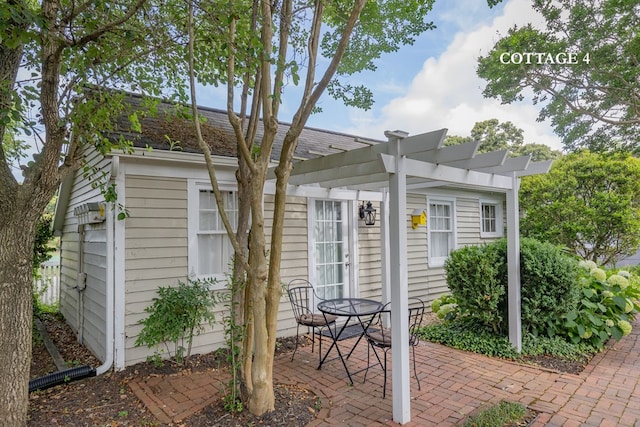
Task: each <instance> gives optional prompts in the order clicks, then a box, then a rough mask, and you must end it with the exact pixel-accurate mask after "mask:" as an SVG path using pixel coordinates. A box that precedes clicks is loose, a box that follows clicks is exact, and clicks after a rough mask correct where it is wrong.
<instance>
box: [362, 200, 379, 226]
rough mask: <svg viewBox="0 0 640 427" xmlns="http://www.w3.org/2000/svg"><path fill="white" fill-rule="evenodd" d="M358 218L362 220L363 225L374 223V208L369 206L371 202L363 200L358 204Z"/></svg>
mask: <svg viewBox="0 0 640 427" xmlns="http://www.w3.org/2000/svg"><path fill="white" fill-rule="evenodd" d="M360 219H362V220H364V225H374V224H375V223H376V209H375V208H374V207H373V206H371V202H367V206H366V207H365V205H364V202H362V204H361V205H360Z"/></svg>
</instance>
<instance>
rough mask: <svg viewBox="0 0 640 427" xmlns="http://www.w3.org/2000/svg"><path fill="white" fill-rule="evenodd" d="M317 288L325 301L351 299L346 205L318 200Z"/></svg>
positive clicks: (315, 236) (316, 216) (314, 237)
mask: <svg viewBox="0 0 640 427" xmlns="http://www.w3.org/2000/svg"><path fill="white" fill-rule="evenodd" d="M314 205H315V212H314V213H315V227H314V228H315V230H314V233H313V234H314V235H313V239H314V246H315V256H314V261H315V272H314V273H315V287H316V292H317V294H318V296H319V297H320V298H322V299H331V298H343V297H348V296H349V270H348V268H349V233H348V226H349V224H348V222H349V221H348V220H347V218H348V216H347V212H348V208H347V203H346V202H341V201H335V200H316V201H315V203H314Z"/></svg>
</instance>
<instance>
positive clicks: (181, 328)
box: [135, 279, 218, 363]
mask: <svg viewBox="0 0 640 427" xmlns="http://www.w3.org/2000/svg"><path fill="white" fill-rule="evenodd" d="M210 285H211V281H205V280H192V279H188V281H187V283H184V282H178V286H176V287H162V286H161V287H159V288H158V297H157V298H154V299H153V304H151V305H150V306H149V307H147V308H145V311H146V312H147V313H149V317H147V318H146V319H143V320H141V321H140V322H139V323H140V324H142V325H144V327H143V328H142V331H141V332H140V335H138V338H137V339H136V343H135V345H136V346H141V345H146V346H148V347H149V348H152V347H156V348H157V347H158V346H160V345H164V346H165V348H166V350H167V354H168V355H169V356H170V357H171V356H173V357H175V359H176V361H177V362H178V363H182V362H184V360H185V359H186V358H188V357H189V355H190V354H191V344H192V343H193V337H194V336H195V335H199V334H200V333H201V332H202V331H203V330H204V325H203V323H205V322H206V323H208V324H209V325H212V324H213V321H214V315H213V311H212V309H213V307H214V306H215V304H216V303H217V302H218V294H216V293H214V292H212V291H211V290H210ZM169 344H173V350H172V349H171V347H170V346H169ZM185 345H186V346H187V347H185Z"/></svg>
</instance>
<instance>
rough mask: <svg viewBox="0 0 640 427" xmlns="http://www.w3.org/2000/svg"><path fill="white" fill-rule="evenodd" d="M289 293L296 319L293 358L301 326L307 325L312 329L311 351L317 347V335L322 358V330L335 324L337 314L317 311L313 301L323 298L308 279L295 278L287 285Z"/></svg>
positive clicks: (296, 349)
mask: <svg viewBox="0 0 640 427" xmlns="http://www.w3.org/2000/svg"><path fill="white" fill-rule="evenodd" d="M287 294H288V295H289V301H290V302H291V308H292V309H293V315H294V316H295V319H296V346H295V349H294V350H293V354H292V355H291V360H293V358H294V357H295V355H296V351H298V340H299V336H300V326H306V327H307V328H310V329H311V331H312V335H311V352H312V353H313V351H314V347H315V341H316V340H315V336H316V335H317V336H318V338H319V349H318V353H319V355H320V358H322V332H323V331H324V329H325V328H328V327H330V326H331V325H335V323H336V318H337V317H336V316H333V315H330V314H326V315H323V314H322V313H316V312H315V310H314V307H312V306H311V304H312V303H313V302H315V303H316V304H317V302H318V301H321V300H322V299H321V298H320V297H318V295H317V294H316V293H315V289H314V288H313V285H312V284H311V282H309V281H308V280H306V279H293V280H292V281H291V282H289V285H288V286H287Z"/></svg>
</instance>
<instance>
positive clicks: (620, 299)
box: [613, 295, 627, 310]
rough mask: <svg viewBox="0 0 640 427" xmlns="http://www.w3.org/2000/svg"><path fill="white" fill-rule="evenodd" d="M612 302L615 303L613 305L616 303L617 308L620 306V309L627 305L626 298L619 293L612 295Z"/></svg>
mask: <svg viewBox="0 0 640 427" xmlns="http://www.w3.org/2000/svg"><path fill="white" fill-rule="evenodd" d="M613 302H614V303H615V305H616V306H617V307H618V308H620V309H622V310H624V309H625V307H626V306H627V300H626V298H624V297H622V296H620V295H616V296H614V297H613Z"/></svg>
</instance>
